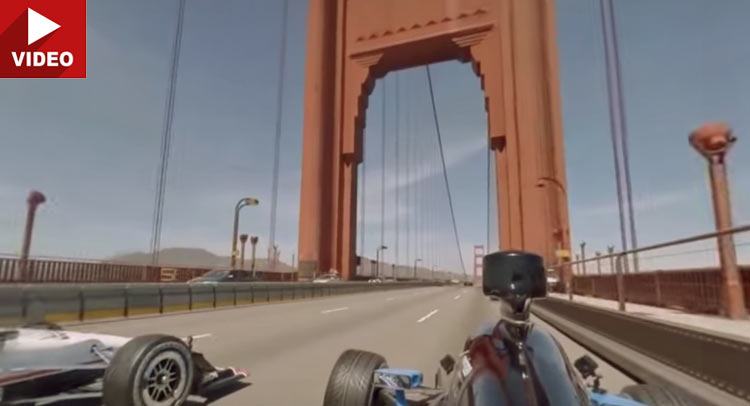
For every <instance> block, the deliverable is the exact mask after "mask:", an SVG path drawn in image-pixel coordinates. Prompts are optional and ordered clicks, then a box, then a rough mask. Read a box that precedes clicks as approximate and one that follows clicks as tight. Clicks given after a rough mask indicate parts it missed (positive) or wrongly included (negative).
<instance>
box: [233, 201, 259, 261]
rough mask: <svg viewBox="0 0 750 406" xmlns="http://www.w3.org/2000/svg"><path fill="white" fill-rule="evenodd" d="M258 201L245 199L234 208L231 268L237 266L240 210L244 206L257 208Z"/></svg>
mask: <svg viewBox="0 0 750 406" xmlns="http://www.w3.org/2000/svg"><path fill="white" fill-rule="evenodd" d="M258 203H259V202H258V199H253V198H251V197H245V198H243V199H240V201H238V202H237V205H236V206H234V229H233V230H232V264H231V266H232V268H234V266H235V265H236V264H237V228H238V227H239V224H240V210H241V209H242V208H243V207H245V206H257V205H258Z"/></svg>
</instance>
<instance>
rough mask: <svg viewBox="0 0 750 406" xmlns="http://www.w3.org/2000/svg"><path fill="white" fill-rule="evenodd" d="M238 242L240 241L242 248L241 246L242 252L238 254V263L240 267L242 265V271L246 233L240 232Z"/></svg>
mask: <svg viewBox="0 0 750 406" xmlns="http://www.w3.org/2000/svg"><path fill="white" fill-rule="evenodd" d="M240 242H241V243H242V248H241V251H242V253H241V254H240V264H242V265H241V267H242V270H243V271H244V270H245V243H246V242H247V234H240Z"/></svg>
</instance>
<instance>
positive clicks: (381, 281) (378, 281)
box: [367, 278, 383, 283]
mask: <svg viewBox="0 0 750 406" xmlns="http://www.w3.org/2000/svg"><path fill="white" fill-rule="evenodd" d="M367 283H383V280H382V279H380V278H372V279H368V280H367Z"/></svg>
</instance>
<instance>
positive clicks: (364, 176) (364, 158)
mask: <svg viewBox="0 0 750 406" xmlns="http://www.w3.org/2000/svg"><path fill="white" fill-rule="evenodd" d="M363 131H364V130H363ZM366 146H367V135H366V134H365V136H364V137H363V138H362V164H361V165H360V166H361V168H360V171H359V175H360V177H361V179H362V181H361V182H360V190H361V194H360V198H359V212H360V220H359V255H360V256H361V257H362V258H364V257H365V253H366V252H367V251H365V249H366V247H365V208H366V204H367V172H366V169H367V156H366V155H367V153H366V151H367V150H366V149H365V147H366Z"/></svg>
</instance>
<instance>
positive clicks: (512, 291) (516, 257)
mask: <svg viewBox="0 0 750 406" xmlns="http://www.w3.org/2000/svg"><path fill="white" fill-rule="evenodd" d="M482 269H483V272H482V290H483V291H484V294H485V295H487V296H497V297H499V298H501V299H531V298H537V297H545V296H547V276H546V274H545V270H544V260H543V259H542V257H540V256H539V255H536V254H532V253H528V252H522V251H501V252H495V253H492V254H488V255H485V256H484V259H483V261H482Z"/></svg>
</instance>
